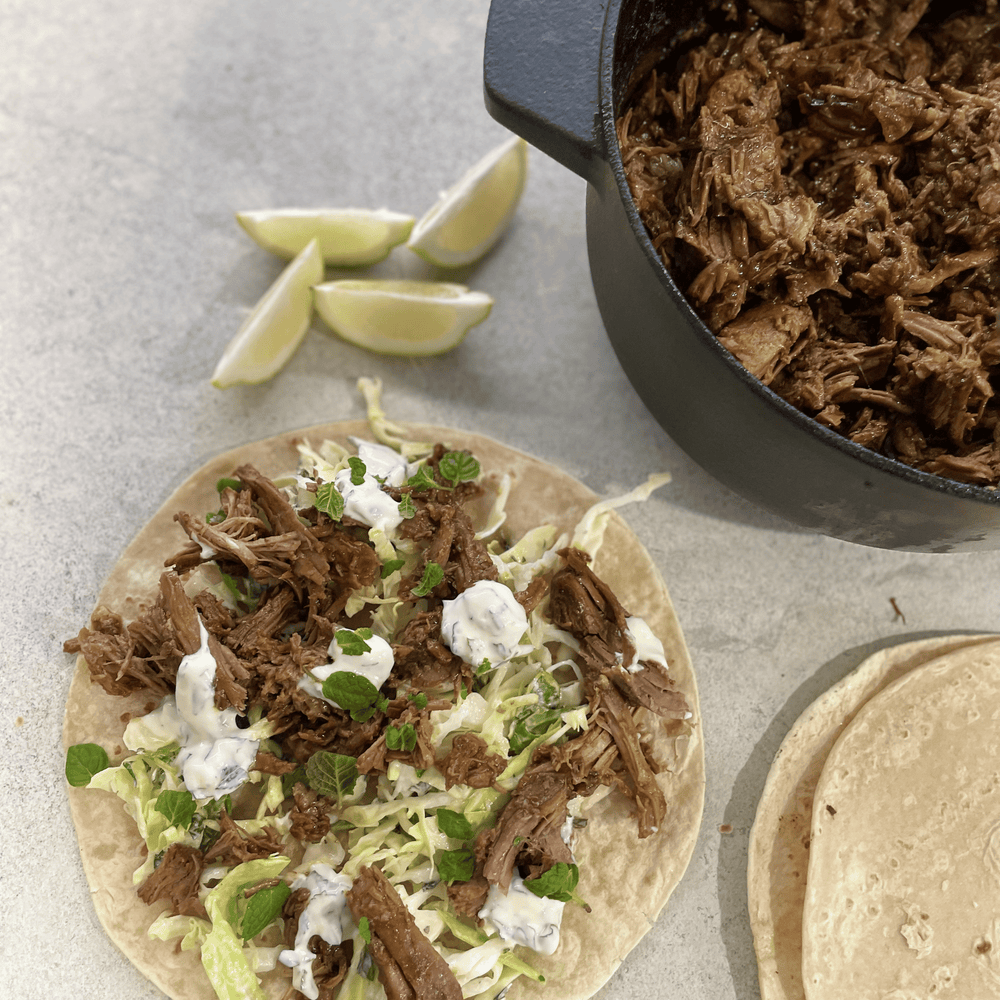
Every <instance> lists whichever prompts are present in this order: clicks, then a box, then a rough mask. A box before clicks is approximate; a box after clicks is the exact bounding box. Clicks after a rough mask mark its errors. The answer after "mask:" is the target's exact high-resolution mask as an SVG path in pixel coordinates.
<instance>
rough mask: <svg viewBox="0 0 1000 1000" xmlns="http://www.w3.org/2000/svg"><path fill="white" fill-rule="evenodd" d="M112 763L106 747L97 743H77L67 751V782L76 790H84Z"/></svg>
mask: <svg viewBox="0 0 1000 1000" xmlns="http://www.w3.org/2000/svg"><path fill="white" fill-rule="evenodd" d="M110 763H111V762H110V761H109V760H108V752H107V751H106V750H105V749H104V747H102V746H98V745H97V744H96V743H77V744H75V745H74V746H71V747H70V748H69V749H68V750H67V751H66V780H67V781H68V782H69V783H70V784H71V785H72V786H73V787H74V788H83V787H84V786H85V785H89V784H90V779H91V778H92V777H93V776H94V775H95V774H100V772H101V771H103V770H104V769H105V768H106V767H108V766H109V765H110Z"/></svg>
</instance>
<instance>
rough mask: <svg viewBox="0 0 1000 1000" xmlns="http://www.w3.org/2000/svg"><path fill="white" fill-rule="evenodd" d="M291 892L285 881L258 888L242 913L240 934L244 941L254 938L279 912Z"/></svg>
mask: <svg viewBox="0 0 1000 1000" xmlns="http://www.w3.org/2000/svg"><path fill="white" fill-rule="evenodd" d="M291 894H292V890H291V888H290V887H289V885H288V883H287V882H279V883H278V884H277V885H269V886H268V887H267V888H266V889H258V890H257V891H256V892H255V893H254V894H253V895H252V896H251V897H250V899H249V901H248V902H247V909H246V913H244V914H243V928H242V932H241V933H242V935H243V940H244V941H249V940H251V939H252V938H255V937H256V936H257V935H258V934H259V933H260V932H261V931H262V930H263V929H264V928H265V927H267V925H268V924H270V923H271V921H272V920H274V919H275V918H276V917H277V916H278V914H279V913H281V908H282V906H284V905H285V900H286V899H288V897H289V896H290V895H291Z"/></svg>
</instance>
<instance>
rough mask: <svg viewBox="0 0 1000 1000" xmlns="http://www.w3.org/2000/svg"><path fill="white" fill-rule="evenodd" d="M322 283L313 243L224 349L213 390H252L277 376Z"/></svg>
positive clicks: (320, 264) (306, 321)
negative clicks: (250, 387)
mask: <svg viewBox="0 0 1000 1000" xmlns="http://www.w3.org/2000/svg"><path fill="white" fill-rule="evenodd" d="M322 280H323V258H322V256H321V255H320V251H319V245H318V243H317V242H316V240H310V241H309V243H308V244H307V245H306V246H305V248H304V249H303V250H302V251H301V252H300V253H299V254H298V255H297V256H296V257H295V259H294V260H292V262H291V263H290V264H288V266H287V267H286V268H285V269H284V270H283V271H282V272H281V274H280V275H279V276H278V278H277V280H276V281H275V282H274V284H272V285H271V287H270V288H269V289H268V290H267V291H266V292H265V293H264V295H263V296H262V297H261V299H260V301H259V302H258V303H257V304H256V305H255V306H254V307H253V309H252V310H251V312H250V315H249V316H248V317H247V318H246V320H245V321H244V323H243V325H242V326H241V327H240V328H239V330H238V331H237V333H236V336H235V337H233V339H232V340H231V341H230V342H229V343H228V344H227V345H226V349H225V350H224V351H223V352H222V357H221V358H219V362H218V364H217V365H216V366H215V371H214V372H213V373H212V385H214V386H215V387H216V388H217V389H228V388H230V387H231V386H234V385H256V384H257V383H259V382H265V381H266V380H267V379H269V378H272V377H273V376H274V375H276V374H277V373H278V372H279V371H280V370H281V369H282V368H283V367H284V366H285V364H286V363H287V362H288V360H289V358H291V356H292V355H293V354H294V353H295V350H296V348H297V347H298V346H299V344H300V343H301V342H302V338H303V337H304V336H305V335H306V331H307V330H308V329H309V322H310V320H311V319H312V312H313V295H312V286H313V285H315V284H316V283H317V282H320V281H322Z"/></svg>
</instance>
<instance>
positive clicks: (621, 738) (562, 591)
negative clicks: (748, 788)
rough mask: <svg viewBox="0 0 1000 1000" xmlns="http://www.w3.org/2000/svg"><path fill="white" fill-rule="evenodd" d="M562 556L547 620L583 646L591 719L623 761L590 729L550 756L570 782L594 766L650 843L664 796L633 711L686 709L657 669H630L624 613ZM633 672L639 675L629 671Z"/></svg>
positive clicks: (589, 573) (577, 563)
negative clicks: (629, 803) (631, 807)
mask: <svg viewBox="0 0 1000 1000" xmlns="http://www.w3.org/2000/svg"><path fill="white" fill-rule="evenodd" d="M559 554H560V555H561V556H562V557H563V559H564V560H565V563H566V564H565V566H563V568H562V569H560V570H558V571H557V572H556V574H555V575H554V576H553V578H552V587H551V592H550V599H549V614H550V616H551V618H552V621H553V622H554V623H555V624H556V625H558V626H559V627H560V628H564V629H566V631H568V632H569V633H571V634H572V635H573V636H575V637H576V638H577V639H578V640H579V642H580V653H579V659H580V662H581V664H582V665H583V667H584V671H585V675H584V679H585V682H586V684H587V690H588V694H589V697H590V703H591V707H592V708H593V709H594V713H595V721H596V724H597V727H599V729H600V730H604V731H605V732H606V733H607V734H608V736H610V738H611V740H612V741H613V743H614V748H615V756H616V757H617V758H619V761H620V763H617V762H616V761H615V760H614V759H612V758H609V757H608V756H607V751H608V747H607V746H606V745H605V743H604V741H603V740H602V739H600V738H599V737H596V736H595V735H594V731H593V730H591V731H590V732H589V733H584V734H583V735H582V736H579V737H577V738H576V739H575V740H570V741H569V742H567V743H566V744H564V747H563V748H553V749H552V750H550V751H547V753H550V754H551V755H552V761H553V765H554V766H555V767H556V768H557V769H558V770H559V771H560V772H568V773H569V774H570V775H571V776H572V778H573V781H574V783H576V782H578V781H581V780H582V781H587V780H588V767H593V768H599V770H597V773H598V774H600V775H602V777H601V778H600V781H601V783H605V784H611V783H614V784H617V785H618V787H620V788H621V789H622V790H623V791H625V792H626V793H627V794H629V795H630V796H631V797H632V798H633V799H634V800H635V803H636V807H637V810H638V815H639V836H640V837H648V836H649V835H650V834H652V833H654V832H656V830H657V829H659V827H660V826H661V824H662V822H663V819H664V816H665V814H666V798H665V796H664V794H663V790H662V789H661V788H660V786H659V784H658V783H657V781H656V770H657V768H656V765H655V763H654V762H653V761H652V759H651V758H650V757H649V756H648V754H647V752H646V749H645V746H644V743H643V741H642V740H641V738H640V733H639V726H638V724H637V722H636V719H635V713H636V711H637V710H638V709H639V708H642V707H645V708H648V709H650V710H651V711H653V712H655V713H656V714H657V715H660V716H661V717H663V718H673V719H683V718H685V717H686V716H687V715H688V714H689V711H690V710H689V706H688V704H687V701H686V700H685V698H684V696H683V695H682V694H681V693H680V691H678V690H677V688H676V685H675V684H674V683H673V681H672V679H671V678H670V676H669V674H668V673H667V671H666V670H664V669H663V668H662V667H661V666H660V665H659V664H656V663H652V662H646V661H642V662H641V663H639V664H638V665H635V664H633V660H634V658H635V646H634V644H633V643H632V641H631V639H630V638H629V636H628V634H627V628H628V624H627V620H628V617H629V615H628V612H627V611H626V610H625V609H624V608H623V607H622V605H621V603H620V602H619V601H618V598H617V597H615V595H614V593H613V592H612V591H611V589H610V588H609V587H608V586H607V585H606V584H605V583H604V582H603V581H602V580H601V579H600V578H599V577H597V576H596V574H595V573H594V572H593V570H591V568H590V566H589V565H588V561H589V556H587V554H586V553H584V552H581V551H579V550H576V549H563V550H561V551H560V553H559ZM630 667H631V668H636V667H637V668H638V669H635V672H633V671H632V669H629V668H630ZM577 744H579V746H577ZM584 762H586V763H584ZM619 767H623V768H624V773H621V771H620V770H619Z"/></svg>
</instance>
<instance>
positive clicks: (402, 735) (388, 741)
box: [385, 722, 417, 753]
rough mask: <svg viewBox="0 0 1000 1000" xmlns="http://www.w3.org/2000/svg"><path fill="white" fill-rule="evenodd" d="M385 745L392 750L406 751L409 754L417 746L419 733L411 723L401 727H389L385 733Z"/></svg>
mask: <svg viewBox="0 0 1000 1000" xmlns="http://www.w3.org/2000/svg"><path fill="white" fill-rule="evenodd" d="M385 745H386V746H387V747H388V748H389V749H390V750H405V751H406V752H407V753H409V751H411V750H412V749H414V747H416V745H417V731H416V729H415V728H414V727H413V724H412V723H411V722H404V723H403V724H402V725H401V726H399V727H397V726H389V727H388V728H387V729H386V731H385Z"/></svg>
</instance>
